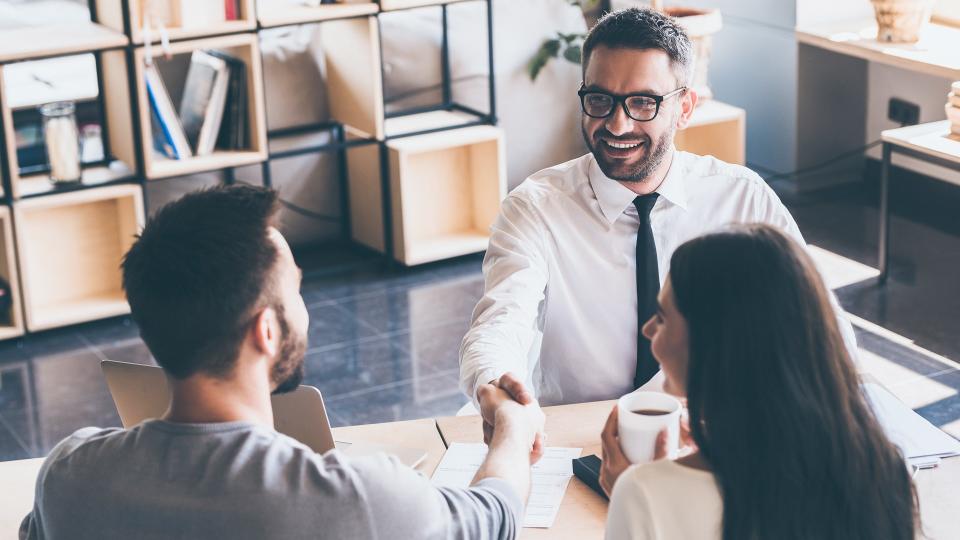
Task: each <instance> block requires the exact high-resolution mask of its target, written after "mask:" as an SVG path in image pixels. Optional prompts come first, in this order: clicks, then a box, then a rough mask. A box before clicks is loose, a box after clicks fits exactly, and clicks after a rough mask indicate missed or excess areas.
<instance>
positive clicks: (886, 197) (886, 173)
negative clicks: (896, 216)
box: [877, 143, 893, 285]
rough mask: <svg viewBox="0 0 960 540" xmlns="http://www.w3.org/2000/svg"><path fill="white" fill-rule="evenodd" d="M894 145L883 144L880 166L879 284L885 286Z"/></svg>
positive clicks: (888, 254) (888, 251)
mask: <svg viewBox="0 0 960 540" xmlns="http://www.w3.org/2000/svg"><path fill="white" fill-rule="evenodd" d="M892 150H893V148H892V145H890V144H889V143H883V159H882V161H881V164H880V239H879V240H880V241H879V247H878V249H879V257H878V259H879V261H878V263H877V265H878V266H879V267H880V275H878V276H877V283H878V284H880V285H884V284H885V283H886V282H887V272H888V265H889V262H890V193H889V191H890V154H891V153H892Z"/></svg>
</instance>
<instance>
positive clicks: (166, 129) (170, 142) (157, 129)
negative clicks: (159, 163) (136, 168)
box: [144, 64, 192, 159]
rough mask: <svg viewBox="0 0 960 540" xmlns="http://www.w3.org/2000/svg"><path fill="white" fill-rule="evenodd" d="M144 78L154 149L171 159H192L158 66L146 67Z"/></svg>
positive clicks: (188, 145) (188, 144)
mask: <svg viewBox="0 0 960 540" xmlns="http://www.w3.org/2000/svg"><path fill="white" fill-rule="evenodd" d="M144 78H145V79H146V86H147V98H148V99H149V101H150V110H151V111H152V116H151V128H152V129H151V132H152V133H153V139H154V141H153V146H154V148H155V149H157V150H158V151H159V152H160V153H161V154H163V155H165V156H167V157H169V158H170V159H184V158H188V157H190V156H191V155H192V153H191V151H190V143H189V142H188V141H187V136H186V134H184V131H183V126H181V125H180V118H179V117H178V116H177V110H176V109H175V108H174V107H173V102H172V101H171V100H170V94H169V93H168V92H167V87H166V85H165V84H164V83H163V78H162V77H161V76H160V72H159V71H157V68H156V66H154V65H153V64H150V65H147V66H145V67H144Z"/></svg>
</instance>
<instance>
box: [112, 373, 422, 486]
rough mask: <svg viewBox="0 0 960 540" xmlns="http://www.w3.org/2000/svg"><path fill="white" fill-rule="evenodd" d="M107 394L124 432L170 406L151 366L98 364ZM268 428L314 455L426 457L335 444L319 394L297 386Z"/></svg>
mask: <svg viewBox="0 0 960 540" xmlns="http://www.w3.org/2000/svg"><path fill="white" fill-rule="evenodd" d="M100 368H101V370H102V371H103V376H104V377H105V378H106V379H107V386H108V387H109V388H110V395H112V396H113V402H114V403H115V404H116V406H117V412H118V413H119V414H120V421H121V422H122V423H123V427H124V428H131V427H133V426H135V425H137V424H139V423H141V422H143V421H144V420H148V419H150V418H160V417H161V416H163V414H164V413H165V412H166V411H167V407H168V406H169V405H170V390H169V388H168V387H167V376H166V375H165V374H164V372H163V369H161V368H159V367H156V366H146V365H143V364H131V363H127V362H115V361H113V360H103V361H102V362H100ZM271 400H272V401H273V419H274V420H273V421H274V428H275V429H276V430H277V431H278V432H280V433H283V434H284V435H287V436H288V437H292V438H294V439H296V440H298V441H300V442H301V443H303V444H304V445H306V446H307V447H309V448H310V449H312V450H313V451H314V452H317V453H318V454H323V453H326V452H328V451H330V450H333V449H334V448H337V449H338V450H340V451H341V452H343V453H344V454H346V455H348V456H350V457H359V456H366V455H371V454H376V453H380V452H383V453H386V454H391V455H394V456H396V457H397V458H398V459H400V461H401V462H402V463H403V464H405V465H408V466H410V467H416V466H417V465H419V464H420V463H422V462H423V460H424V459H425V458H426V457H427V452H426V451H424V450H419V449H415V448H405V447H402V446H381V445H376V444H370V443H365V442H347V441H335V440H334V438H333V431H332V430H331V429H330V421H329V419H328V418H327V409H326V407H325V406H324V404H323V396H322V395H320V390H318V389H316V388H314V387H313V386H306V385H300V386H299V387H298V388H297V389H296V390H294V391H293V392H290V393H287V394H277V395H274V396H272V397H271Z"/></svg>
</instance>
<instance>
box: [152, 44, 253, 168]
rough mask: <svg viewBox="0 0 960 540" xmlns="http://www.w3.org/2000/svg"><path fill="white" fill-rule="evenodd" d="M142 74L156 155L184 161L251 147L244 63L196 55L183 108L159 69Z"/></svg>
mask: <svg viewBox="0 0 960 540" xmlns="http://www.w3.org/2000/svg"><path fill="white" fill-rule="evenodd" d="M144 73H145V78H146V86H147V96H148V98H149V101H150V111H151V126H152V133H153V148H154V150H155V151H156V152H157V153H159V154H161V155H163V156H165V157H167V158H169V159H186V158H189V157H193V156H205V155H209V154H212V153H213V152H214V150H241V149H245V148H248V147H249V144H250V143H249V125H248V122H247V113H248V111H247V81H246V65H245V64H244V63H243V61H241V60H240V59H238V58H236V57H233V56H230V55H229V54H226V53H224V52H221V51H215V50H206V51H204V50H198V51H193V53H192V55H191V57H190V67H189V69H188V71H187V78H186V82H185V83H184V86H183V97H182V98H181V100H180V107H179V109H177V108H175V107H174V104H173V101H172V100H171V99H170V94H169V93H168V92H167V88H166V85H165V84H164V82H163V78H162V77H161V76H160V72H159V71H158V70H157V68H156V66H155V65H152V64H151V65H148V66H146V67H145V71H144Z"/></svg>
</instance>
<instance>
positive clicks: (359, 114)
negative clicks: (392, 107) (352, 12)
mask: <svg viewBox="0 0 960 540" xmlns="http://www.w3.org/2000/svg"><path fill="white" fill-rule="evenodd" d="M320 37H321V40H322V45H323V51H324V55H325V58H326V66H327V92H328V96H329V102H330V116H331V117H332V119H334V120H336V121H338V122H340V123H342V124H344V125H346V126H349V127H351V128H352V129H354V130H355V131H359V132H361V133H363V134H365V135H366V136H367V137H374V138H377V139H382V138H383V137H384V107H383V80H382V78H381V71H380V63H381V57H380V29H379V25H378V24H377V19H376V17H361V18H355V19H342V20H335V21H326V22H324V23H322V27H321V31H320Z"/></svg>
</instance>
